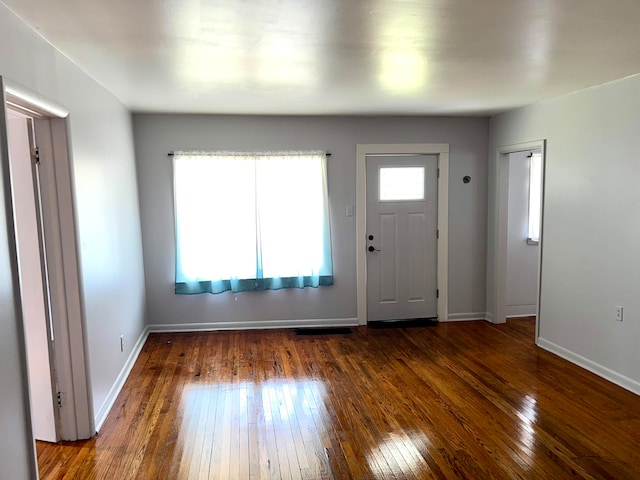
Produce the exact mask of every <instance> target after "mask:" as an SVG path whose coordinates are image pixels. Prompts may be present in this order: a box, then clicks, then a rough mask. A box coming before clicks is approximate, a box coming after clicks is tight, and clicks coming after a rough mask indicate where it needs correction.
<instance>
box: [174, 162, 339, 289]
mask: <svg viewBox="0 0 640 480" xmlns="http://www.w3.org/2000/svg"><path fill="white" fill-rule="evenodd" d="M327 193H328V192H327V177H326V155H325V154H324V152H265V153H234V152H215V153H207V152H176V153H174V196H175V197H174V198H175V221H176V291H177V292H178V293H202V292H203V291H208V292H212V293H219V292H222V291H225V290H234V291H242V290H256V289H258V290H262V289H277V288H286V287H305V286H313V287H316V286H319V285H330V284H332V283H333V277H332V275H333V272H332V265H331V263H332V261H331V240H330V232H329V208H328V195H327Z"/></svg>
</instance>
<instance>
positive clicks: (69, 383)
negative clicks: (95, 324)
mask: <svg viewBox="0 0 640 480" xmlns="http://www.w3.org/2000/svg"><path fill="white" fill-rule="evenodd" d="M0 95H1V97H0V100H1V101H2V107H3V108H2V110H1V114H3V115H4V114H5V111H6V109H5V106H6V105H9V104H10V105H12V106H17V107H18V108H23V109H24V110H25V111H28V112H33V114H34V117H35V116H40V117H41V118H44V119H45V120H48V123H49V125H48V126H49V127H50V132H47V136H49V133H50V138H49V139H48V140H49V141H48V142H45V143H46V144H47V145H42V146H39V148H40V150H41V152H40V154H41V158H42V159H43V161H47V162H49V164H50V168H49V169H41V175H42V177H41V181H42V183H43V184H44V183H45V182H46V187H47V188H46V191H47V192H48V193H49V195H48V198H47V199H44V198H43V205H44V208H43V211H42V215H43V220H44V224H45V232H44V234H45V235H44V237H45V245H46V246H45V248H46V250H47V255H48V257H49V258H50V260H51V261H50V262H48V267H49V269H50V270H49V286H50V296H51V302H52V321H53V327H54V332H55V341H56V343H55V348H54V361H55V370H56V375H57V381H58V392H60V396H61V401H62V405H63V408H60V409H59V414H60V430H61V431H60V434H61V439H62V440H78V439H82V438H90V437H92V436H93V434H94V433H95V426H94V418H93V407H92V397H91V391H90V388H89V386H90V384H91V382H90V379H89V368H88V357H87V352H86V351H85V345H86V324H85V315H84V312H85V309H84V299H83V296H82V289H81V287H82V278H81V270H80V256H79V244H78V231H77V221H76V219H77V216H76V208H75V195H74V191H73V182H72V179H73V168H72V162H71V155H70V151H69V148H68V145H69V142H70V137H69V134H68V132H69V128H70V126H69V111H68V110H67V109H66V108H64V107H63V106H61V105H59V104H57V103H56V102H53V101H51V100H49V99H47V98H45V97H42V96H41V95H39V94H37V93H35V92H33V91H31V90H30V89H28V88H26V87H23V86H22V85H20V84H17V83H14V82H11V81H10V80H7V79H6V78H3V77H2V76H0ZM6 134H7V132H6V131H0V135H3V136H5V137H6ZM5 140H6V138H5ZM11 221H12V222H13V221H14V220H13V218H12V220H11ZM47 226H49V228H48V229H47V228H46V227H47ZM18 295H19V293H18ZM20 348H21V349H23V352H24V355H25V357H24V358H25V360H26V345H21V346H20ZM25 367H26V365H25ZM25 372H26V369H25ZM25 380H27V379H26V378H25ZM30 428H31V426H30Z"/></svg>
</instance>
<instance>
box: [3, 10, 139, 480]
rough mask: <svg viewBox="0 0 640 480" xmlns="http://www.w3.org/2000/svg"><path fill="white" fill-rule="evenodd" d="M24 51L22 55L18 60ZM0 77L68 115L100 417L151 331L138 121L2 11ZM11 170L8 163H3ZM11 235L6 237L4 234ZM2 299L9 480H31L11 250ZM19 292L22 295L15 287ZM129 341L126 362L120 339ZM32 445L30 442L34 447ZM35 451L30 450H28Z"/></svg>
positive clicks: (93, 378)
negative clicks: (136, 151) (135, 348)
mask: <svg viewBox="0 0 640 480" xmlns="http://www.w3.org/2000/svg"><path fill="white" fill-rule="evenodd" d="M18 52H19V53H18ZM0 75H2V76H4V77H5V78H8V79H10V80H12V81H14V82H17V83H20V84H22V85H24V86H25V87H27V88H30V89H32V90H34V91H36V92H37V93H39V94H40V95H43V96H45V97H47V98H50V99H51V100H53V101H56V102H58V103H60V104H62V105H64V106H65V107H66V108H68V109H69V111H70V112H71V113H70V117H69V118H70V136H71V155H72V163H73V169H74V177H73V184H74V187H75V197H76V204H77V216H78V218H77V221H78V230H79V244H80V257H81V258H80V261H81V269H82V290H83V291H82V294H83V296H84V301H85V310H86V311H85V314H86V322H87V332H86V334H87V339H88V345H87V351H88V352H89V360H90V376H91V388H92V391H93V401H94V409H95V410H96V411H97V410H98V409H99V408H100V406H101V405H102V403H103V402H104V399H105V398H106V394H107V392H108V391H109V390H110V389H111V387H112V385H113V384H114V382H115V379H116V377H117V375H118V374H119V373H120V370H121V369H122V367H123V365H124V362H125V359H126V358H127V355H128V353H129V351H130V350H131V347H132V345H133V340H134V339H137V338H138V336H139V335H140V334H141V333H142V331H143V330H144V326H145V318H144V295H145V294H144V275H143V269H142V251H141V235H140V225H139V209H138V197H137V185H136V180H135V165H134V159H133V139H132V134H131V116H130V113H129V112H128V110H127V109H126V108H125V107H124V106H123V105H122V104H121V103H120V102H119V101H118V100H117V99H116V98H115V97H113V95H111V94H110V93H109V92H107V91H106V90H105V89H104V88H102V87H101V86H100V85H98V84H97V83H96V82H95V81H94V80H92V79H91V78H89V77H88V76H87V75H86V74H85V73H83V72H82V71H81V70H80V69H78V68H77V67H76V66H75V65H74V64H72V63H71V62H70V61H69V60H68V59H67V58H66V57H65V56H63V55H62V54H60V53H59V52H58V51H57V50H55V49H54V48H53V47H52V46H51V45H50V44H49V43H47V42H46V41H45V40H43V39H42V37H40V36H39V35H38V34H37V33H36V32H35V31H33V30H32V29H31V28H29V27H28V26H27V25H25V24H24V23H23V22H22V21H21V20H19V19H18V18H17V17H16V16H15V15H13V13H11V12H10V11H9V10H8V9H7V8H6V7H5V6H4V5H1V4H0ZM2 161H3V162H5V161H6V159H4V158H3V159H2ZM1 234H2V236H5V235H6V230H5V229H4V228H2V229H1ZM0 252H2V255H4V256H5V258H4V259H3V260H2V262H0V264H1V265H3V267H2V269H3V270H2V276H3V279H2V282H1V285H3V286H2V290H1V292H0V295H1V298H0V300H1V301H2V302H3V305H2V317H1V322H2V324H1V325H0V328H1V329H2V331H1V332H0V338H1V339H2V340H1V341H2V348H0V351H1V352H2V353H1V354H0V355H2V359H1V361H0V365H1V367H0V368H1V369H0V383H1V384H2V389H0V391H1V392H2V393H1V394H0V395H2V397H1V398H0V404H1V405H2V412H3V413H2V414H1V415H0V478H11V479H23V478H27V476H28V462H29V457H28V454H29V448H31V447H30V446H29V445H28V444H26V443H25V440H24V439H25V438H28V433H27V432H28V426H27V424H26V418H25V409H26V405H25V404H24V402H23V401H22V398H21V397H20V395H19V392H21V391H22V389H23V388H24V382H25V378H24V377H23V376H22V375H21V373H22V371H23V367H24V365H22V363H21V362H20V361H19V358H18V353H17V352H18V348H17V347H20V349H22V348H24V347H23V344H22V343H21V342H22V340H21V339H20V337H19V335H18V331H17V330H16V329H15V326H14V325H12V323H14V322H15V320H16V316H15V312H12V311H11V309H10V308H9V307H6V308H5V305H8V303H5V302H9V300H10V297H11V294H12V292H11V288H10V287H9V285H10V281H9V280H8V279H7V278H6V277H7V275H9V272H8V262H7V261H6V246H5V247H4V248H2V249H0ZM14 288H17V286H14ZM122 333H124V334H125V336H126V338H128V339H130V341H129V342H128V343H127V344H126V347H127V351H125V353H124V354H123V353H120V346H119V338H120V334H122ZM27 443H28V442H27ZM25 449H26V450H25Z"/></svg>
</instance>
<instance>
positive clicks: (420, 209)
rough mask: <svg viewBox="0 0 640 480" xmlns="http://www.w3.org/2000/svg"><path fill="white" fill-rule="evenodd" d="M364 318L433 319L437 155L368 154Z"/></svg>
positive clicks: (382, 319) (436, 314) (435, 298)
mask: <svg viewBox="0 0 640 480" xmlns="http://www.w3.org/2000/svg"><path fill="white" fill-rule="evenodd" d="M366 171H367V187H366V189H367V190H366V191H367V312H368V313H367V320H368V321H384V320H405V319H421V318H437V316H438V313H437V290H436V289H437V220H438V191H437V190H438V157H437V155H402V156H398V155H395V156H394V155H368V156H367V157H366Z"/></svg>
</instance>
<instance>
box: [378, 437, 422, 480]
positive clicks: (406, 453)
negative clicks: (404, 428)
mask: <svg viewBox="0 0 640 480" xmlns="http://www.w3.org/2000/svg"><path fill="white" fill-rule="evenodd" d="M416 445H418V446H420V450H426V449H427V448H428V447H429V445H430V442H429V440H428V439H427V437H426V436H425V435H424V434H423V433H421V432H414V433H412V434H411V435H406V434H395V433H392V434H389V435H388V437H387V438H386V439H385V440H384V441H382V442H380V443H379V444H378V445H376V446H375V448H372V449H371V450H370V451H369V453H368V454H367V463H368V465H369V468H370V469H371V471H372V472H378V473H379V475H380V476H379V478H388V477H390V476H391V475H393V474H394V472H397V471H398V469H397V468H394V467H395V465H389V463H388V461H386V460H385V458H387V459H389V458H393V460H395V463H397V466H398V467H399V468H400V470H401V471H404V472H413V474H414V475H416V476H417V477H418V478H420V477H422V476H423V475H426V474H427V472H429V471H430V469H429V466H428V464H427V462H426V461H425V459H424V456H423V455H422V454H421V453H420V450H419V449H418V447H416ZM425 453H426V452H425Z"/></svg>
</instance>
